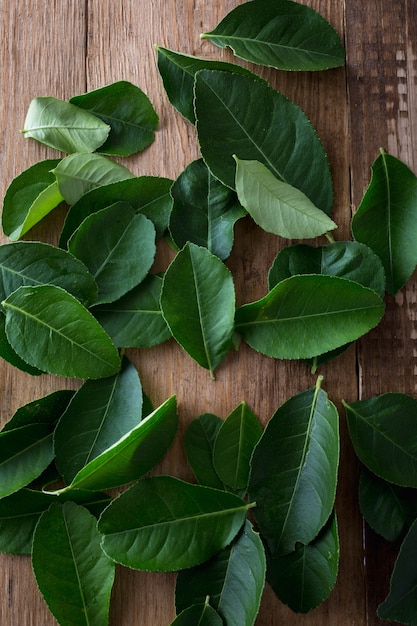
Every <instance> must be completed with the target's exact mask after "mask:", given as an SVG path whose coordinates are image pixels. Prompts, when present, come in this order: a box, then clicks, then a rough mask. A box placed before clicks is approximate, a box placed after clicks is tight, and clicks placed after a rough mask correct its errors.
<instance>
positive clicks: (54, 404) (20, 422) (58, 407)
mask: <svg viewBox="0 0 417 626" xmlns="http://www.w3.org/2000/svg"><path fill="white" fill-rule="evenodd" d="M73 395H74V391H73V390H71V389H60V390H59V391H53V392H52V393H50V394H48V395H47V396H43V397H42V398H37V399H36V400H32V402H28V403H27V404H24V405H23V406H21V407H19V408H18V409H17V411H16V412H15V413H14V415H13V416H12V417H11V418H10V419H9V421H8V422H6V424H5V425H4V426H3V428H2V430H1V432H5V431H7V430H13V429H15V428H21V427H22V426H28V425H29V424H50V425H51V427H53V426H55V425H56V423H57V421H58V420H59V418H60V417H61V415H62V414H63V412H64V411H65V409H66V408H67V406H68V404H69V402H70V400H71V398H72V397H73Z"/></svg>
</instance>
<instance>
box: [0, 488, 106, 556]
mask: <svg viewBox="0 0 417 626" xmlns="http://www.w3.org/2000/svg"><path fill="white" fill-rule="evenodd" d="M69 500H71V501H72V502H76V503H77V504H82V505H83V506H85V507H86V508H87V509H88V510H89V511H90V512H91V513H93V515H99V514H100V513H101V511H102V510H103V508H104V507H105V506H107V505H108V504H109V502H110V497H109V496H107V495H106V494H105V493H94V492H91V491H82V490H81V489H80V490H73V491H69V492H67V493H65V494H62V495H60V496H56V495H51V494H47V493H43V492H42V491H34V490H32V489H21V490H20V491H17V492H16V493H13V494H11V495H10V496H7V497H6V498H2V499H1V500H0V552H6V553H7V554H30V552H31V550H32V537H33V533H34V530H35V527H36V524H37V523H38V520H39V518H40V516H41V514H42V513H43V512H44V511H46V510H47V509H48V508H49V506H50V505H51V504H52V503H54V502H57V501H59V502H66V501H69Z"/></svg>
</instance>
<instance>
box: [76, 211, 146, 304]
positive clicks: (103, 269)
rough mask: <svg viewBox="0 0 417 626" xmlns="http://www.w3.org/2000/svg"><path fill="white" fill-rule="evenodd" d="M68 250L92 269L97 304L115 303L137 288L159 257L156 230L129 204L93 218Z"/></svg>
mask: <svg viewBox="0 0 417 626" xmlns="http://www.w3.org/2000/svg"><path fill="white" fill-rule="evenodd" d="M68 250H69V252H71V253H72V254H73V255H74V256H75V257H77V258H78V259H80V260H81V261H82V262H83V263H84V264H85V265H86V266H87V267H88V269H89V271H90V272H91V274H92V276H93V277H94V280H95V281H96V283H97V286H98V297H97V300H96V304H102V303H104V302H114V301H115V300H118V299H119V298H121V296H124V295H125V293H127V292H128V291H130V290H131V289H133V287H136V285H138V284H139V283H140V282H141V281H142V280H143V279H144V278H145V276H146V275H147V273H148V272H149V270H150V268H151V266H152V264H153V261H154V257H155V251H156V246H155V227H154V225H153V224H152V222H151V221H150V220H148V218H146V217H145V216H144V215H141V214H140V213H135V210H134V209H133V208H132V207H131V206H130V205H129V204H126V203H125V202H116V203H115V204H113V205H111V206H109V207H107V208H106V209H102V210H101V211H98V212H97V213H94V214H93V215H90V216H89V217H86V218H85V220H84V221H83V222H82V224H81V225H80V226H79V227H78V229H77V230H76V231H75V233H74V234H73V235H72V237H71V239H70V241H69V245H68Z"/></svg>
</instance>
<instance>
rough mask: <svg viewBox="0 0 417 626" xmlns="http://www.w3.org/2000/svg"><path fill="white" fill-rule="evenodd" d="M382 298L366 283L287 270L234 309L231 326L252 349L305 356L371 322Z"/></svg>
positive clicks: (361, 330) (377, 316)
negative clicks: (289, 274)
mask: <svg viewBox="0 0 417 626" xmlns="http://www.w3.org/2000/svg"><path fill="white" fill-rule="evenodd" d="M383 311H384V303H383V301H382V300H381V298H380V297H379V296H378V295H377V294H376V293H375V292H374V291H373V290H371V289H368V288H366V287H363V286H362V285H359V283H355V282H353V281H351V280H347V279H346V278H339V277H337V276H320V275H304V276H302V275H301V276H292V277H291V278H287V279H285V280H283V281H282V282H280V283H278V284H277V285H276V286H275V287H274V288H273V289H272V290H271V291H270V292H269V293H268V294H267V295H266V296H264V297H263V298H261V299H260V300H258V301H257V302H252V303H250V304H245V305H243V306H242V307H240V309H238V310H237V311H236V330H237V332H238V333H239V334H241V335H242V337H243V338H244V339H245V341H246V342H247V343H248V344H249V345H250V346H251V347H252V348H254V349H255V350H257V351H258V352H261V353H262V354H267V355H268V356H272V357H275V358H279V359H307V358H311V357H314V356H316V355H318V354H322V353H323V352H327V351H329V350H334V349H335V348H338V347H339V346H342V345H343V344H345V343H348V342H349V341H354V340H355V339H358V337H360V336H361V335H363V334H365V333H367V332H368V331H369V330H371V328H374V326H376V325H377V324H378V323H379V321H380V319H381V317H382V314H383Z"/></svg>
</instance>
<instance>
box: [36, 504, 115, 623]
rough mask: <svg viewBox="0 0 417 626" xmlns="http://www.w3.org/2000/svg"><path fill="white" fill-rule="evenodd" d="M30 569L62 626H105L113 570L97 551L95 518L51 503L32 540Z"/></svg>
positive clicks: (74, 507) (81, 510)
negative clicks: (31, 567) (75, 625)
mask: <svg viewBox="0 0 417 626" xmlns="http://www.w3.org/2000/svg"><path fill="white" fill-rule="evenodd" d="M32 566H33V571H34V574H35V578H36V582H37V583H38V587H39V590H40V591H41V593H42V595H43V597H44V599H45V601H46V603H47V605H48V607H49V609H50V610H51V612H52V613H53V614H54V616H55V617H56V619H57V620H58V622H59V623H60V624H61V625H62V626H70V625H71V626H73V625H74V624H77V626H78V625H79V626H81V625H82V626H106V625H107V624H108V615H109V604H110V593H111V589H112V586H113V581H114V570H115V566H114V563H113V562H112V561H111V559H108V558H107V556H106V555H105V554H104V553H103V551H102V549H101V547H100V534H99V533H98V531H97V527H96V520H95V518H94V517H93V516H92V515H91V514H90V513H89V512H88V511H87V509H85V508H84V507H82V506H79V505H77V504H75V503H74V502H65V503H64V504H58V503H56V504H53V505H52V506H51V507H50V508H49V509H48V511H45V513H43V514H42V516H41V518H40V520H39V522H38V525H37V527H36V530H35V534H34V537H33V549H32Z"/></svg>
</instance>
